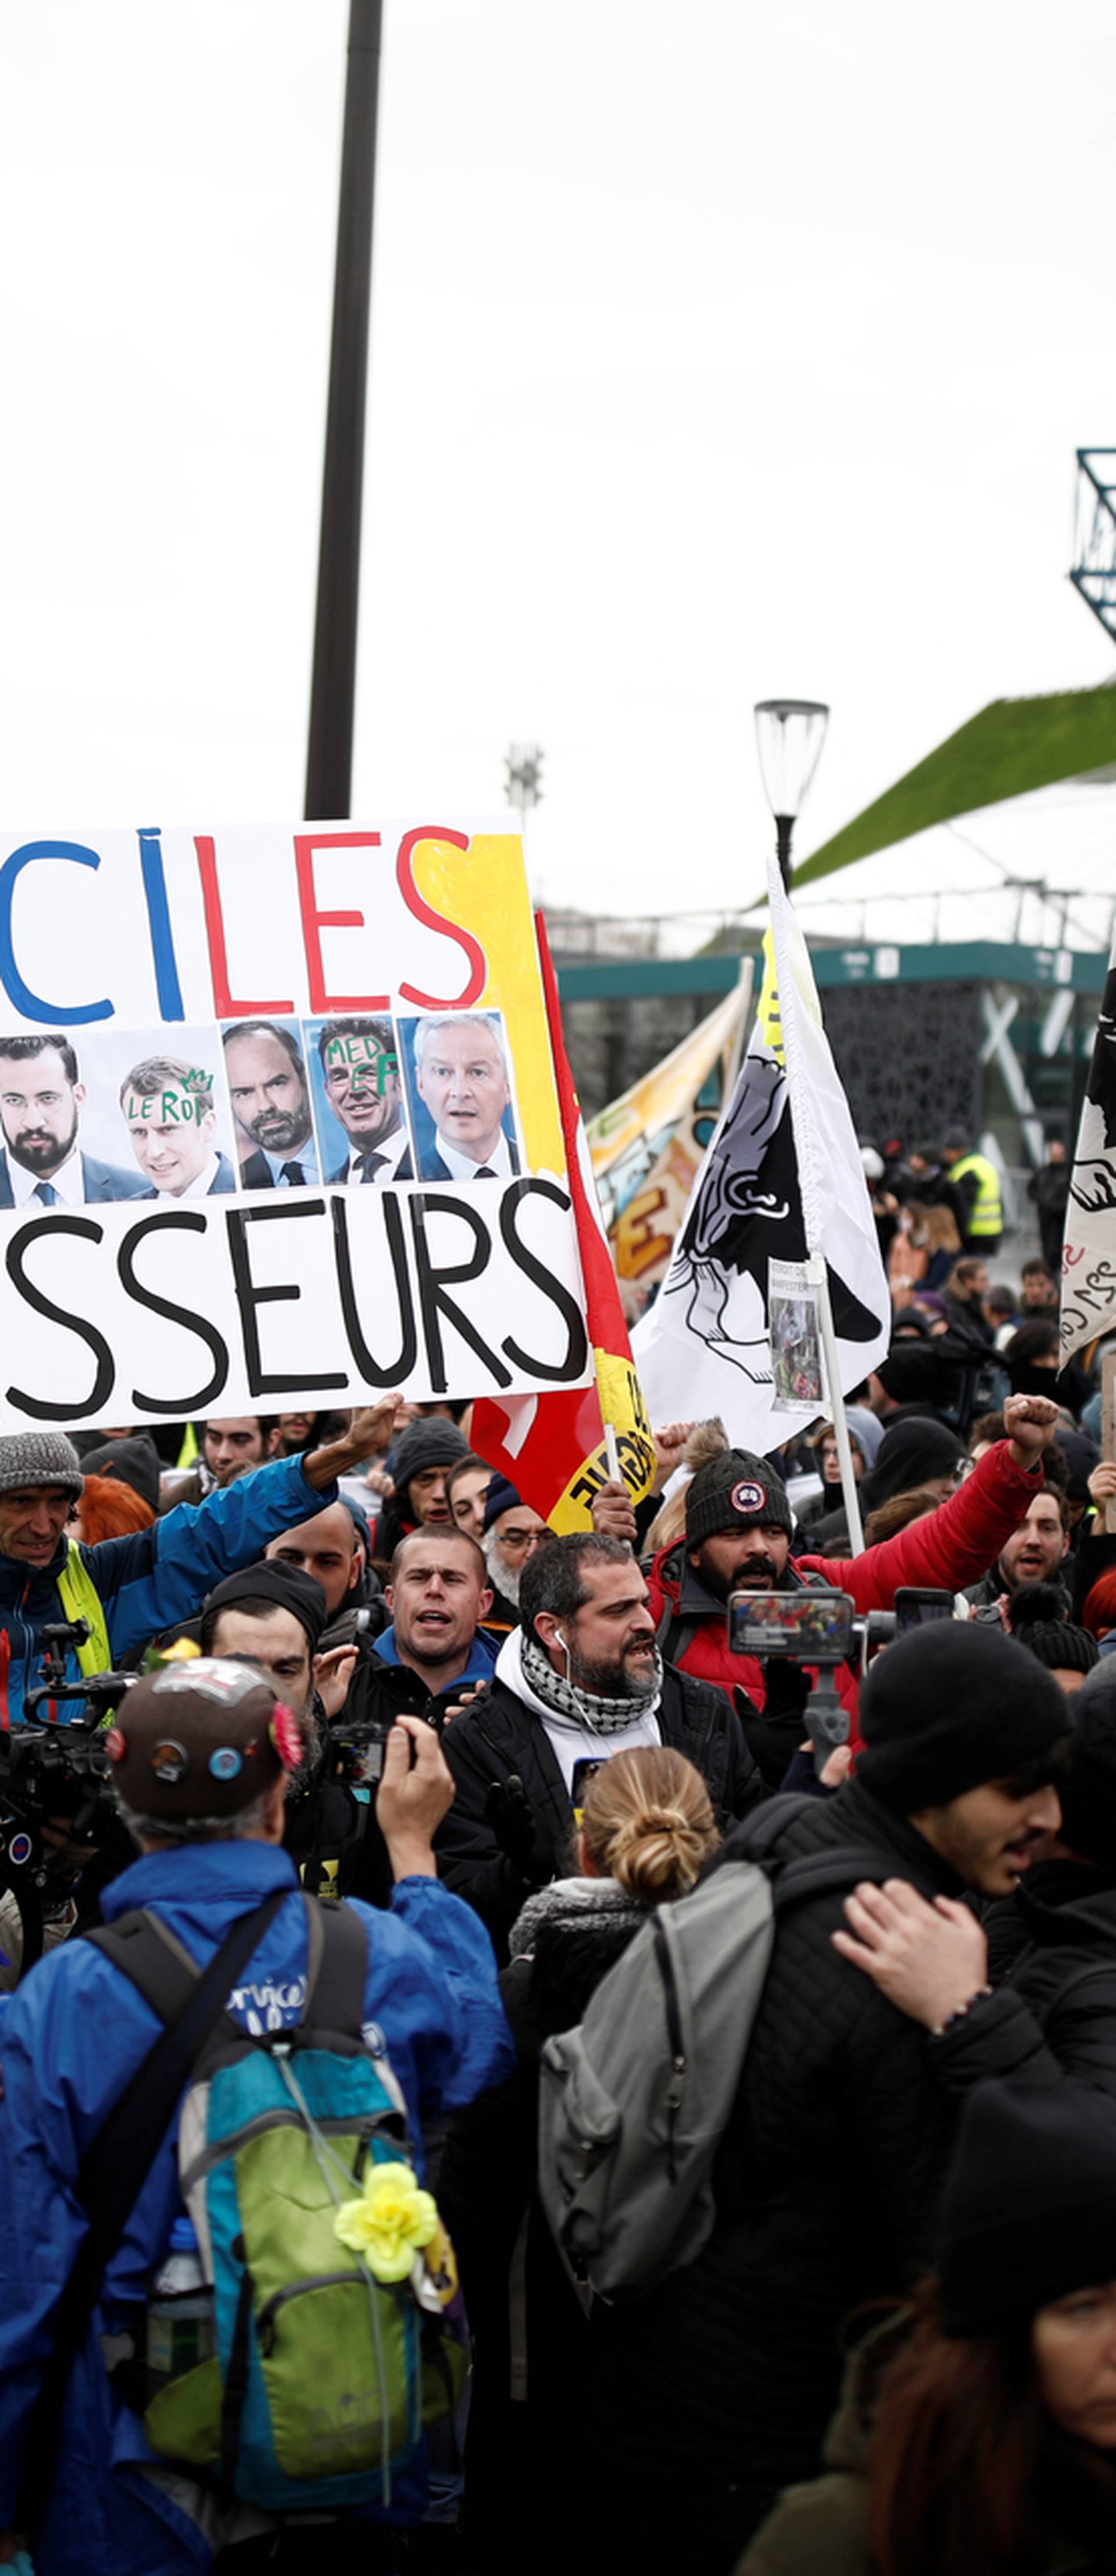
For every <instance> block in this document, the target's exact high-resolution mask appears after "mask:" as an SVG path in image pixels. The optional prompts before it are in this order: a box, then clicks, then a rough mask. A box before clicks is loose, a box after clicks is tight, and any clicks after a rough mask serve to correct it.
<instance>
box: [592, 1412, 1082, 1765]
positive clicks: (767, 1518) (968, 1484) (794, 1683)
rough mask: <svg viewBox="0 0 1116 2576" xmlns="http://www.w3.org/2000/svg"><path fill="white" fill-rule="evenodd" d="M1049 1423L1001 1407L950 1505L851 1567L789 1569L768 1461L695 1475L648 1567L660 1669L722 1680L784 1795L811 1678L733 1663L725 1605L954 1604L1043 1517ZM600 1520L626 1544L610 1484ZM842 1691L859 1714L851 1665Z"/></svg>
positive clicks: (1053, 1416) (782, 1495) (740, 1456)
mask: <svg viewBox="0 0 1116 2576" xmlns="http://www.w3.org/2000/svg"><path fill="white" fill-rule="evenodd" d="M1057 1419H1058V1409H1057V1406H1056V1405H1055V1404H1054V1403H1052V1402H1051V1400H1050V1399H1049V1398H1048V1397H1046V1396H1009V1398H1008V1400H1007V1403H1006V1404H1005V1406H1004V1428H1005V1431H1006V1432H1007V1435H1008V1436H1007V1438H1006V1439H1004V1440H998V1441H996V1442H995V1443H994V1445H993V1446H992V1447H991V1448H990V1449H989V1450H988V1451H987V1452H986V1454H985V1456H984V1457H983V1458H981V1459H980V1460H979V1461H978V1464H977V1465H976V1467H975V1468H974V1469H973V1472H972V1475H971V1476H969V1477H967V1478H966V1480H965V1483H964V1484H963V1485H961V1486H959V1487H958V1489H957V1491H956V1493H954V1494H951V1495H950V1497H949V1499H948V1500H947V1501H944V1502H942V1503H941V1504H940V1505H939V1508H938V1510H937V1511H935V1512H928V1513H927V1514H926V1515H925V1516H924V1518H922V1519H921V1520H917V1521H912V1522H911V1523H910V1524H909V1526H908V1527H907V1528H906V1529H904V1530H900V1531H899V1533H898V1535H897V1536H896V1537H895V1538H889V1539H884V1540H882V1541H881V1543H880V1544H879V1546H877V1547H869V1548H866V1549H865V1550H864V1553H863V1555H861V1556H857V1557H853V1558H851V1559H844V1558H829V1557H817V1556H811V1555H807V1554H804V1555H802V1556H799V1557H792V1555H791V1552H790V1533H791V1509H790V1504H789V1503H788V1501H787V1493H786V1487H785V1485H784V1483H783V1480H782V1477H781V1476H780V1475H779V1474H778V1472H777V1470H776V1469H775V1468H774V1467H772V1466H771V1464H770V1462H769V1460H768V1459H766V1458H759V1457H756V1456H755V1455H753V1453H752V1452H751V1451H749V1450H745V1449H726V1450H724V1451H722V1453H721V1454H720V1455H719V1456H718V1457H717V1458H714V1459H711V1460H710V1462H709V1464H708V1466H705V1467H702V1468H699V1470H698V1473H697V1475H696V1476H695V1477H694V1478H693V1480H692V1482H691V1483H690V1484H689V1485H688V1486H687V1489H686V1530H685V1536H684V1537H683V1538H682V1539H680V1540H676V1541H675V1542H674V1544H673V1545H672V1546H669V1547H666V1548H660V1549H659V1551H658V1553H657V1555H656V1556H655V1557H653V1558H652V1560H651V1562H650V1564H649V1565H648V1567H647V1576H648V1585H649V1596H648V1597H649V1601H650V1607H651V1612H652V1616H653V1618H654V1620H655V1622H656V1624H657V1633H658V1641H659V1646H660V1649H661V1651H662V1653H663V1655H664V1657H665V1658H666V1660H667V1661H668V1662H671V1663H677V1664H680V1665H681V1666H682V1669H683V1670H684V1671H685V1672H689V1673H696V1674H700V1675H701V1676H702V1677H703V1678H704V1679H706V1680H708V1681H712V1682H718V1683H719V1684H720V1686H721V1689H722V1690H723V1691H725V1692H727V1694H728V1696H729V1698H730V1699H731V1700H732V1702H733V1705H734V1706H735V1707H737V1708H738V1709H739V1710H740V1713H741V1715H742V1717H743V1720H744V1725H745V1729H746V1732H747V1735H748V1741H749V1744H750V1745H751V1748H752V1751H753V1753H754V1754H755V1757H756V1760H757V1762H758V1763H759V1765H760V1768H761V1770H762V1771H763V1773H764V1777H765V1779H766V1780H767V1781H768V1782H769V1784H770V1786H772V1787H773V1788H777V1787H778V1786H779V1785H780V1783H781V1781H782V1780H783V1778H784V1776H785V1773H786V1770H787V1766H788V1764H789V1762H790V1759H791V1756H792V1754H793V1752H794V1751H795V1748H796V1746H797V1745H798V1744H799V1743H800V1742H801V1737H802V1723H801V1721H802V1715H803V1710H804V1707H805V1700H806V1693H807V1689H808V1686H809V1675H808V1674H807V1673H806V1672H805V1671H804V1669H803V1668H802V1667H801V1666H800V1665H794V1664H791V1663H789V1662H782V1661H780V1659H779V1658H777V1657H776V1658H773V1659H772V1660H771V1661H770V1662H769V1663H768V1664H767V1665H766V1667H765V1666H764V1665H763V1664H762V1663H761V1662H760V1661H759V1660H758V1659H757V1658H756V1657H753V1656H750V1655H734V1654H732V1653H730V1650H729V1643H728V1623H727V1620H726V1617H725V1605H726V1603H727V1601H728V1597H729V1594H730V1593H731V1592H735V1591H741V1590H742V1591H750V1592H795V1591H798V1590H800V1589H801V1588H802V1586H803V1585H807V1584H808V1585H814V1586H818V1585H825V1586H827V1587H828V1588H830V1589H831V1590H833V1591H836V1592H848V1593H851V1595H852V1598H853V1601H854V1603H855V1605H856V1608H857V1610H858V1611H865V1610H890V1609H891V1608H892V1607H893V1606H894V1601H895V1594H896V1591H897V1590H898V1589H899V1587H900V1586H901V1585H907V1584H914V1585H924V1586H928V1587H930V1588H931V1589H933V1590H936V1591H937V1590H941V1591H947V1592H957V1591H960V1590H961V1589H962V1588H963V1587H964V1585H965V1584H967V1583H978V1582H981V1581H982V1580H983V1578H984V1575H985V1573H986V1571H987V1568H988V1566H989V1564H990V1563H991V1562H993V1561H994V1560H995V1559H996V1558H997V1557H1001V1558H1002V1553H1003V1551H1004V1549H1005V1548H1006V1547H1007V1546H1008V1544H1009V1542H1010V1540H1011V1538H1012V1535H1013V1533H1014V1532H1016V1531H1017V1530H1018V1528H1019V1525H1020V1523H1021V1522H1023V1521H1024V1520H1025V1519H1026V1517H1027V1515H1028V1514H1029V1513H1030V1512H1031V1510H1032V1509H1034V1510H1038V1509H1040V1508H1041V1509H1042V1511H1043V1512H1046V1513H1049V1512H1050V1510H1051V1502H1050V1498H1049V1496H1048V1495H1046V1494H1045V1493H1044V1492H1043V1473H1044V1471H1043V1465H1042V1451H1043V1450H1044V1449H1045V1448H1046V1447H1047V1446H1048V1444H1049V1442H1050V1440H1051V1439H1052V1438H1053V1436H1054V1432H1055V1429H1056V1426H1057ZM1053 1508H1054V1513H1055V1517H1056V1514H1057V1506H1056V1505H1054V1507H1053ZM606 1515H607V1518H606ZM594 1520H595V1522H596V1525H597V1527H598V1528H600V1527H602V1526H607V1527H610V1528H613V1529H614V1530H615V1531H616V1534H617V1535H618V1536H620V1537H630V1536H632V1535H634V1530H635V1521H634V1516H633V1514H632V1510H631V1505H630V1503H629V1502H628V1499H627V1495H626V1493H624V1492H622V1491H621V1489H619V1488H618V1487H616V1486H607V1487H605V1489H604V1491H603V1492H602V1494H601V1495H599V1496H598V1498H597V1501H596V1503H595V1505H594ZM1022 1579H1023V1577H1022V1576H1021V1575H1020V1576H1018V1577H1017V1580H1020V1581H1021V1580H1022ZM836 1680H837V1688H838V1690H839V1692H840V1695H841V1698H842V1700H843V1701H844V1702H845V1705H846V1706H847V1707H848V1709H849V1711H850V1714H853V1713H854V1712H855V1707H856V1684H855V1681H854V1677H853V1675H852V1673H851V1672H850V1671H849V1669H848V1667H847V1666H841V1667H840V1669H839V1671H838V1673H837V1676H836Z"/></svg>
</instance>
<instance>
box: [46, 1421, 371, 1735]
mask: <svg viewBox="0 0 1116 2576" xmlns="http://www.w3.org/2000/svg"><path fill="white" fill-rule="evenodd" d="M336 1500H337V1487H336V1485H327V1486H325V1487H323V1489H322V1490H321V1491H320V1492H319V1491H318V1489H317V1487H316V1486H314V1485H308V1484H307V1481H306V1478H305V1476H304V1475H303V1472H302V1460H301V1458H275V1459H273V1460H272V1461H271V1462H270V1463H269V1465H267V1466H266V1467H257V1468H255V1469H253V1471H252V1473H251V1475H248V1476H237V1477H236V1478H235V1479H234V1481H233V1483H232V1484H231V1485H224V1486H219V1487H218V1488H217V1489H216V1491H215V1492H213V1493H212V1494H207V1495H206V1498H205V1501H204V1502H203V1503H179V1504H178V1505H177V1506H176V1508H175V1509H174V1511H171V1512H165V1513H164V1515H163V1518H162V1520H158V1521H154V1522H153V1523H152V1526H151V1528H150V1529H145V1530H134V1531H132V1532H131V1533H130V1534H129V1536H128V1537H126V1538H106V1539H102V1540H101V1543H100V1545H99V1546H98V1547H80V1546H77V1542H76V1540H73V1539H67V1538H63V1539H62V1541H61V1543H60V1545H59V1548H58V1552H57V1554H56V1555H55V1556H54V1557H52V1559H51V1562H50V1564H49V1565H41V1566H40V1565H24V1564H21V1563H20V1561H19V1560H18V1559H17V1558H16V1557H14V1556H3V1555H0V1632H2V1633H3V1635H4V1636H6V1637H7V1641H8V1659H7V1661H6V1669H5V1658H4V1656H3V1652H2V1649H0V1723H3V1722H4V1720H5V1717H6V1718H7V1720H8V1721H9V1722H10V1723H11V1724H12V1725H13V1726H18V1725H19V1724H20V1722H21V1720H22V1717H23V1698H24V1693H25V1691H28V1690H30V1689H31V1688H32V1687H33V1685H34V1684H35V1683H36V1682H38V1681H40V1680H41V1679H42V1675H41V1672H40V1669H39V1659H40V1657H41V1655H42V1651H43V1648H42V1633H43V1629H44V1628H45V1627H48V1626H50V1625H51V1624H52V1623H53V1622H55V1621H58V1620H61V1619H64V1618H65V1615H66V1614H65V1611H64V1609H63V1607H62V1602H61V1600H60V1598H59V1592H58V1576H59V1571H60V1569H61V1567H62V1565H63V1564H64V1563H65V1559H66V1552H67V1549H68V1548H71V1547H75V1546H77V1553H78V1555H79V1556H80V1558H81V1560H82V1563H83V1565H84V1566H85V1568H86V1571H87V1573H88V1574H89V1577H90V1580H91V1582H92V1583H93V1584H94V1586H95V1587H96V1590H97V1592H98V1594H99V1596H100V1600H101V1604H102V1607H103V1609H104V1613H105V1619H106V1622H107V1626H108V1632H109V1637H110V1640H111V1643H112V1651H113V1656H114V1658H116V1659H117V1660H119V1658H120V1657H121V1656H122V1655H126V1654H128V1653H129V1652H130V1651H131V1649H132V1647H134V1646H142V1645H145V1644H146V1643H147V1640H148V1638H149V1637H154V1636H155V1635H157V1633H158V1631H159V1629H160V1628H170V1627H172V1626H173V1625H174V1623H175V1621H176V1620H178V1619H192V1618H193V1617H194V1616H195V1613H196V1612H197V1611H198V1610H199V1609H200V1607H201V1604H202V1601H203V1600H204V1598H205V1595H206V1593H207V1592H209V1591H211V1590H212V1588H213V1585H214V1584H215V1583H219V1582H220V1581H221V1577H222V1575H225V1574H235V1573H236V1572H237V1569H238V1568H239V1567H240V1566H242V1565H254V1563H255V1561H256V1558H257V1557H258V1556H262V1555H263V1552H264V1549H265V1547H266V1546H267V1543H268V1540H269V1539H272V1538H277V1537H278V1535H279V1532H280V1531H281V1530H285V1529H293V1528H295V1527H296V1525H297V1523H298V1522H299V1521H306V1520H310V1519H311V1517H312V1516H313V1514H314V1513H315V1512H324V1510H325V1509H326V1506H327V1504H328V1503H332V1502H336ZM66 1669H67V1672H69V1673H73V1674H74V1676H75V1678H78V1677H79V1675H78V1664H77V1658H76V1656H74V1655H73V1654H70V1655H68V1656H67V1658H66ZM57 1705H58V1714H59V1717H60V1718H62V1719H69V1718H73V1717H80V1716H83V1715H84V1702H82V1701H81V1700H76V1699H72V1700H64V1699H60V1700H59V1701H58V1704H57ZM40 1714H42V1711H40Z"/></svg>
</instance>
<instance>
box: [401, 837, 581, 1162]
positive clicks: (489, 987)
mask: <svg viewBox="0 0 1116 2576" xmlns="http://www.w3.org/2000/svg"><path fill="white" fill-rule="evenodd" d="M412 867H413V872H414V879H415V884H416V885H417V887H418V889H419V891H420V893H421V894H423V895H425V897H426V900H427V902H428V903H429V904H431V905H432V906H433V909H434V910H435V912H439V913H442V914H443V915H444V916H445V918H446V920H447V921H452V922H456V923H457V924H458V925H459V927H460V928H461V929H462V930H469V931H471V932H472V934H473V937H474V939H477V940H479V942H480V945H481V947H482V948H483V950H484V954H485V957H486V958H487V959H488V960H489V973H488V981H487V983H486V985H485V988H484V991H483V993H482V994H481V996H480V998H479V1000H478V1001H477V1003H476V1006H475V1007H476V1009H477V1010H478V1011H483V1010H489V1011H502V1012H503V1013H504V1018H505V1022H506V1028H507V1040H508V1046H509V1049H510V1051H511V1057H512V1063H513V1066H514V1069H515V1092H516V1100H517V1103H518V1107H519V1115H520V1120H521V1122H522V1129H523V1133H522V1136H521V1139H520V1142H521V1145H522V1148H523V1162H524V1168H525V1169H527V1170H530V1171H535V1172H538V1171H546V1172H557V1173H559V1174H562V1173H564V1172H565V1169H566V1157H565V1153H564V1150H563V1146H562V1130H561V1126H560V1124H559V1119H558V1104H557V1101H556V1099H555V1096H554V1073H553V1069H552V1066H551V1061H550V1041H549V1038H548V1036H547V1028H546V1010H545V1006H544V1003H543V991H542V979H541V977H540V974H539V960H538V951H537V949H536V946H535V925H534V921H533V919H532V916H531V900H530V896H529V894H528V891H527V879H526V876H525V874H524V868H523V851H522V845H521V842H520V837H519V834H518V832H474V834H473V836H472V839H471V840H470V843H469V847H468V849H467V850H458V849H455V848H454V846H453V843H452V842H451V841H443V840H439V838H438V836H437V834H436V833H432V834H431V836H430V838H429V839H428V840H425V841H418V842H416V844H415V850H414V857H413V861H412Z"/></svg>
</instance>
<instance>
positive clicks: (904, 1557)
mask: <svg viewBox="0 0 1116 2576" xmlns="http://www.w3.org/2000/svg"><path fill="white" fill-rule="evenodd" d="M1044 1482H1045V1471H1044V1469H1043V1468H1042V1466H1041V1464H1040V1466H1039V1468H1038V1469H1037V1471H1032V1472H1030V1473H1028V1472H1027V1471H1026V1470H1025V1469H1023V1468H1021V1467H1017V1466H1016V1465H1015V1463H1014V1461H1013V1459H1012V1455H1011V1447H1010V1443H1009V1442H1008V1441H1006V1440H998V1441H997V1442H996V1445H995V1447H994V1448H992V1449H988V1450H986V1451H985V1454H984V1456H983V1458H981V1459H980V1461H979V1463H978V1464H977V1466H976V1467H974V1469H973V1472H972V1474H971V1476H967V1477H966V1479H965V1482H964V1484H963V1485H959V1486H958V1489H957V1492H956V1493H955V1494H951V1495H950V1497H949V1500H948V1502H945V1503H942V1504H940V1505H939V1508H938V1510H937V1511H936V1512H927V1513H925V1514H924V1516H923V1518H922V1519H921V1520H918V1521H911V1523H910V1525H909V1527H908V1528H907V1529H905V1530H900V1532H899V1534H898V1537H897V1538H885V1539H882V1540H881V1542H880V1545H879V1546H878V1547H868V1548H865V1550H864V1554H863V1556H854V1557H846V1558H839V1557H828V1556H798V1557H792V1558H791V1559H790V1564H791V1565H792V1566H793V1567H794V1569H795V1571H796V1572H797V1573H798V1574H805V1575H815V1576H820V1578H821V1580H822V1582H823V1583H827V1584H830V1585H831V1586H832V1588H833V1590H834V1591H835V1592H850V1593H851V1594H852V1597H853V1600H854V1601H855V1603H856V1606H857V1609H858V1610H890V1609H891V1608H892V1607H893V1604H894V1601H895V1595H896V1593H897V1591H898V1590H899V1589H900V1587H901V1586H902V1585H903V1584H908V1583H915V1584H923V1585H931V1586H933V1587H934V1589H936V1590H940V1591H948V1592H960V1591H962V1590H963V1588H964V1586H965V1585H966V1584H967V1583H975V1582H977V1581H978V1579H979V1577H980V1576H981V1575H982V1574H986V1573H987V1571H988V1568H989V1566H990V1565H994V1564H995V1562H996V1558H997V1557H998V1555H999V1553H1000V1549H1001V1548H1002V1546H1003V1544H1004V1541H1005V1539H1008V1538H1010V1537H1011V1533H1012V1531H1013V1529H1017V1528H1018V1526H1019V1523H1020V1521H1021V1520H1022V1519H1023V1517H1024V1514H1025V1513H1026V1511H1027V1509H1028V1506H1029V1505H1030V1504H1031V1503H1032V1502H1033V1501H1034V1498H1035V1495H1036V1494H1037V1493H1039V1492H1041V1489H1042V1486H1043V1484H1044ZM647 1586H648V1600H647V1606H648V1609H649V1610H650V1612H651V1615H652V1618H653V1619H654V1620H655V1621H656V1624H658V1622H659V1621H660V1620H661V1618H662V1614H663V1612H664V1611H665V1610H666V1609H667V1607H668V1605H669V1607H670V1609H671V1611H672V1613H673V1614H674V1615H675V1616H677V1617H680V1618H681V1619H683V1620H684V1621H685V1622H686V1625H687V1627H690V1626H691V1625H692V1628H693V1634H692V1636H691V1637H690V1640H689V1643H688V1644H687V1645H686V1646H684V1648H683V1651H682V1653H681V1654H680V1655H675V1656H673V1657H672V1658H671V1660H672V1661H673V1662H675V1663H678V1664H680V1665H681V1666H682V1669H683V1671H684V1672H687V1673H693V1674H695V1675H696V1677H697V1678H698V1679H699V1680H701V1681H711V1682H719V1683H720V1685H721V1688H722V1690H725V1691H727V1692H728V1693H729V1695H730V1697H731V1694H732V1692H733V1691H734V1690H736V1689H741V1690H745V1691H747V1693H748V1696H749V1698H750V1699H751V1700H752V1701H754V1703H755V1706H756V1707H757V1708H758V1709H761V1710H762V1708H763V1705H764V1699H765V1695H766V1694H765V1684H764V1677H763V1667H762V1665H761V1664H759V1663H758V1662H757V1661H756V1659H755V1658H754V1657H753V1656H751V1655H733V1654H730V1652H729V1643H728V1622H727V1620H726V1617H725V1611H724V1605H723V1604H722V1603H718V1604H717V1605H716V1607H713V1606H711V1605H710V1597H709V1594H708V1593H707V1592H706V1590H705V1587H704V1585H703V1583H702V1582H701V1580H700V1577H699V1576H697V1575H695V1573H694V1570H693V1568H692V1566H691V1565H690V1562H689V1558H688V1556H687V1553H686V1546H685V1541H684V1540H683V1541H681V1542H679V1541H678V1540H677V1539H676V1540H675V1541H674V1544H673V1546H671V1547H664V1548H660V1550H659V1553H658V1555H657V1556H655V1557H654V1558H653V1559H652V1561H651V1565H650V1567H649V1568H648V1569H647ZM836 1681H837V1688H838V1691H839V1693H840V1696H841V1699H842V1701H843V1702H844V1704H845V1706H846V1707H847V1708H849V1709H850V1710H851V1711H852V1712H853V1713H854V1715H855V1710H856V1683H855V1681H854V1678H853V1675H852V1674H851V1673H850V1671H849V1669H848V1666H847V1665H845V1664H842V1665H841V1666H840V1668H839V1670H838V1672H837V1675H836Z"/></svg>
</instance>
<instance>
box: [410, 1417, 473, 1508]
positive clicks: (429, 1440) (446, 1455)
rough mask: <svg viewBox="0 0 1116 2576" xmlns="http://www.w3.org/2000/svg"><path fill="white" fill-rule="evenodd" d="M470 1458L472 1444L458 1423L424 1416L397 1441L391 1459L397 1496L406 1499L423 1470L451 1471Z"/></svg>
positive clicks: (411, 1424)
mask: <svg viewBox="0 0 1116 2576" xmlns="http://www.w3.org/2000/svg"><path fill="white" fill-rule="evenodd" d="M468 1455H469V1443H468V1441H467V1440H466V1438H465V1435H464V1433H463V1432H461V1431H459V1430H458V1428H457V1424H456V1422H451V1421H450V1420H449V1419H448V1416H447V1415H445V1414H443V1413H434V1414H431V1415H429V1416H426V1415H423V1416H422V1417H421V1418H420V1420H419V1421H418V1422H412V1423H410V1424H409V1426H408V1428H407V1430H406V1431H405V1432H404V1433H403V1437H402V1439H401V1440H397V1441H396V1444H395V1449H394V1451H393V1453H392V1459H391V1472H392V1477H393V1479H394V1483H395V1490H396V1493H397V1494H399V1495H403V1494H404V1493H405V1492H406V1489H407V1486H408V1485H409V1484H410V1481H411V1478H412V1476H418V1475H421V1473H422V1470H423V1468H424V1467H452V1466H453V1465H454V1464H455V1463H456V1461H457V1459H458V1458H467V1457H468Z"/></svg>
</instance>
